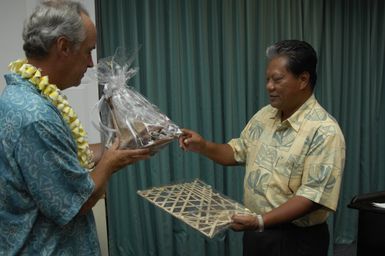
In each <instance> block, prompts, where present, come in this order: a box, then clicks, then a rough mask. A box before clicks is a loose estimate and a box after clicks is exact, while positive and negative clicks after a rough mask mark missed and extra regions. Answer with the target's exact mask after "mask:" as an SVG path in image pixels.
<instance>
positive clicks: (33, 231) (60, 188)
mask: <svg viewBox="0 0 385 256" xmlns="http://www.w3.org/2000/svg"><path fill="white" fill-rule="evenodd" d="M23 39H24V46H23V48H24V51H25V55H26V59H24V60H17V61H14V62H12V63H11V64H10V69H11V71H12V72H13V73H11V74H7V75H5V79H6V82H7V86H6V88H5V89H4V91H3V94H2V95H1V96H0V254H1V255H100V248H99V242H98V238H97V234H96V226H95V220H94V216H93V213H92V210H91V209H92V207H93V206H94V205H95V203H96V202H97V201H98V200H99V199H100V197H101V196H102V195H103V194H104V193H105V188H106V185H107V182H108V180H109V179H110V177H111V176H112V175H113V173H115V172H116V171H117V170H119V169H121V168H122V167H124V166H126V165H128V164H133V163H135V162H137V161H139V160H143V159H147V158H149V157H150V151H149V150H148V149H136V150H130V149H126V150H121V149H119V140H118V139H117V140H116V141H115V143H114V144H113V145H112V146H111V147H110V148H109V149H103V148H102V146H101V145H100V144H95V145H89V144H88V142H87V140H86V133H85V131H84V129H83V127H82V125H81V123H80V121H79V119H78V117H77V115H76V113H75V112H74V110H73V109H72V108H71V106H70V105H69V102H68V101H67V99H66V98H65V96H64V95H62V94H61V90H63V89H66V88H69V87H71V86H77V85H79V84H80V81H81V79H82V77H83V75H84V73H85V72H86V70H87V68H89V67H92V66H93V60H92V57H91V52H92V50H93V49H95V44H96V28H95V25H94V24H93V22H92V21H91V19H90V17H89V16H88V13H87V11H86V10H85V9H84V7H83V6H82V5H81V4H80V3H79V2H75V1H53V0H51V1H44V2H42V3H41V4H40V5H39V6H38V7H37V9H36V10H35V11H34V13H33V14H32V15H31V16H30V17H29V19H28V20H27V22H26V23H25V26H24V31H23Z"/></svg>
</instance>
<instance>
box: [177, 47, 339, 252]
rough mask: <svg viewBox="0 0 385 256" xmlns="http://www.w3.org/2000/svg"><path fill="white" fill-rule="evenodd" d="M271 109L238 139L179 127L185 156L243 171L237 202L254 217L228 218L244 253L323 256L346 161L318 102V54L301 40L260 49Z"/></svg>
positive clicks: (259, 114) (334, 129)
mask: <svg viewBox="0 0 385 256" xmlns="http://www.w3.org/2000/svg"><path fill="white" fill-rule="evenodd" d="M266 55H267V58H268V65H267V69H266V89H267V92H268V95H269V100H270V104H269V105H268V106H266V107H264V108H262V109H261V110H260V111H258V112H257V113H256V114H255V115H254V116H253V117H252V119H251V120H250V121H249V123H248V124H247V125H246V127H245V128H244V130H243V131H242V133H241V135H240V137H239V138H236V139H232V140H230V141H229V142H228V143H227V144H217V143H214V142H210V141H206V140H205V139H204V138H202V137H201V136H200V135H199V134H197V133H196V132H193V131H191V130H187V129H183V132H184V135H183V136H182V137H181V138H180V139H179V143H180V146H181V147H182V148H183V149H184V150H188V151H193V152H197V153H199V154H202V155H204V156H206V157H208V158H210V159H212V160H214V161H215V162H217V163H219V164H223V165H239V164H243V165H245V166H246V173H245V179H244V204H245V206H246V207H247V208H249V209H250V210H252V211H253V212H255V213H256V216H241V215H235V216H233V224H232V229H233V230H236V231H244V238H243V253H244V255H264V256H266V255H281V256H282V255H292V256H298V255H327V252H328V245H329V231H328V226H327V224H326V220H327V217H328V215H329V213H330V212H334V211H335V210H336V208H337V203H338V197H339V191H340V184H341V178H342V174H343V168H344V163H345V141H344V136H343V134H342V132H341V130H340V127H339V125H338V123H337V122H336V120H335V119H334V118H333V117H332V116H331V115H330V114H329V113H328V112H327V111H326V110H325V109H323V108H322V107H321V106H320V105H319V103H318V102H317V100H316V98H315V96H314V94H313V90H314V86H315V84H316V80H317V77H316V65H317V56H316V52H315V51H314V49H313V48H312V47H311V45H309V44H308V43H306V42H303V41H298V40H284V41H280V42H277V43H276V44H274V45H272V46H270V47H268V48H267V51H266Z"/></svg>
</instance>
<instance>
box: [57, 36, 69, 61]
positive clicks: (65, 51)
mask: <svg viewBox="0 0 385 256" xmlns="http://www.w3.org/2000/svg"><path fill="white" fill-rule="evenodd" d="M56 50H57V53H58V54H59V55H61V56H66V57H68V55H69V54H70V52H71V42H70V41H69V40H68V39H67V38H66V37H65V36H60V37H58V38H57V39H56Z"/></svg>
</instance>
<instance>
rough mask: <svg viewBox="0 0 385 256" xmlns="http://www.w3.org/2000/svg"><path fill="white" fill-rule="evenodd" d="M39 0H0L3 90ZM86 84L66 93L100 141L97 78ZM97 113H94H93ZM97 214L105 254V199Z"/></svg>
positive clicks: (90, 4) (86, 0)
mask: <svg viewBox="0 0 385 256" xmlns="http://www.w3.org/2000/svg"><path fill="white" fill-rule="evenodd" d="M38 2H39V0H1V1H0V17H1V21H2V22H0V35H1V39H0V74H1V78H0V93H1V91H2V90H3V88H4V87H5V81H4V78H3V75H4V74H6V73H9V71H8V64H9V63H10V62H11V61H13V60H16V59H20V58H24V56H25V55H24V52H23V49H22V46H23V41H22V28H23V23H24V20H25V19H26V18H27V17H28V15H29V14H31V12H32V11H33V10H34V8H35V6H36V4H37V3H38ZM81 2H82V3H83V4H84V6H85V7H86V8H87V10H88V11H89V13H90V16H91V18H92V19H93V20H94V21H95V15H94V14H95V5H94V1H93V0H82V1H81ZM93 57H94V62H95V61H96V51H94V55H93ZM85 77H86V80H87V82H86V83H83V84H81V85H80V86H78V87H76V88H75V87H73V88H70V89H67V90H65V91H63V92H64V94H66V95H67V96H68V100H69V102H70V103H71V106H72V107H73V108H74V110H75V111H76V113H77V114H78V116H79V119H80V121H81V122H82V124H83V125H84V128H85V129H86V131H87V132H88V139H89V141H90V143H97V142H99V141H100V138H99V133H98V131H97V130H96V129H95V128H94V127H93V126H92V124H91V119H92V117H91V110H92V109H93V107H94V105H95V104H96V102H97V100H98V89H97V83H96V80H92V79H89V78H88V79H87V77H92V76H90V75H87V74H86V76H85ZM95 114H96V113H94V116H96V115H95ZM94 214H95V219H96V224H97V230H98V235H99V241H100V246H101V249H102V255H103V256H107V255H108V249H107V248H108V247H107V229H106V214H105V203H104V200H100V201H99V202H98V204H97V205H96V206H95V207H94Z"/></svg>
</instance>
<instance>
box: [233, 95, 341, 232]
mask: <svg viewBox="0 0 385 256" xmlns="http://www.w3.org/2000/svg"><path fill="white" fill-rule="evenodd" d="M229 145H230V146H231V147H232V148H233V150H234V157H235V159H236V161H237V162H239V163H242V164H245V165H246V173H245V179H244V204H245V206H246V207H247V208H249V209H250V210H252V211H254V212H256V213H258V214H263V213H266V212H269V211H271V210H272V209H274V208H276V207H278V206H280V205H281V204H283V203H285V202H286V201H287V200H289V199H290V198H292V197H294V196H296V195H297V196H303V197H305V198H308V199H310V200H311V201H313V202H316V203H318V204H320V205H323V206H324V207H323V208H321V209H319V210H317V211H315V212H312V213H310V214H308V215H306V216H304V217H302V218H300V219H297V220H295V221H293V223H294V224H296V225H298V226H312V225H315V224H319V223H322V222H324V221H325V220H326V219H327V217H328V214H329V212H330V211H335V210H336V208H337V203H338V197H339V192H340V185H341V178H342V174H343V169H344V164H345V140H344V136H343V134H342V132H341V129H340V127H339V125H338V123H337V121H336V120H335V119H334V118H333V117H332V116H331V115H330V114H329V113H328V112H327V111H326V110H325V109H323V108H322V107H321V105H320V104H319V103H318V102H317V100H316V98H315V97H314V95H312V96H311V97H310V98H309V99H308V100H307V101H306V102H305V103H304V104H303V105H302V106H301V107H300V108H299V109H298V110H297V111H296V112H295V113H294V114H293V115H292V116H291V117H290V118H289V119H287V120H285V121H283V122H281V120H280V112H279V111H278V110H277V109H276V108H273V107H271V106H270V105H268V106H266V107H264V108H262V109H261V110H260V111H258V112H257V113H256V114H255V115H254V116H253V117H252V119H251V120H250V121H249V123H248V124H247V126H246V127H245V128H244V130H243V131H242V133H241V136H240V138H237V139H232V140H231V141H229Z"/></svg>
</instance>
